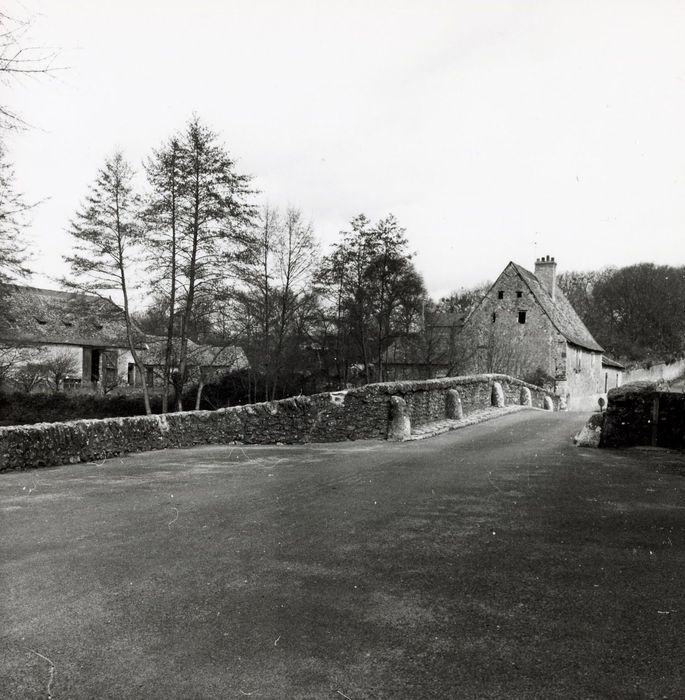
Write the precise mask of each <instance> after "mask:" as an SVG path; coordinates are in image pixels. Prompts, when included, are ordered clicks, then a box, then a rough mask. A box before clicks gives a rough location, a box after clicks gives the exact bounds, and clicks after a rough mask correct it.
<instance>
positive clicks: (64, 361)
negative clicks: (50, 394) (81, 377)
mask: <svg viewBox="0 0 685 700" xmlns="http://www.w3.org/2000/svg"><path fill="white" fill-rule="evenodd" d="M40 365H41V366H42V368H43V371H44V376H45V377H46V378H47V380H48V381H49V382H50V385H51V386H52V389H53V390H54V391H59V390H60V388H62V387H63V385H64V380H65V379H67V378H68V377H69V376H71V375H74V374H77V373H78V369H79V367H78V362H77V360H76V358H75V357H74V355H73V354H72V353H70V352H69V351H68V350H61V351H58V352H56V353H54V354H52V355H50V356H48V357H47V358H46V359H45V360H43V361H42V362H41V363H40Z"/></svg>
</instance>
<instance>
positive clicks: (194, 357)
mask: <svg viewBox="0 0 685 700" xmlns="http://www.w3.org/2000/svg"><path fill="white" fill-rule="evenodd" d="M147 345H148V349H147V350H146V351H145V352H143V353H142V360H143V362H144V363H145V364H146V365H155V366H157V365H159V366H162V365H164V357H165V354H166V338H163V337H161V336H148V337H147ZM180 349H181V341H180V338H174V340H173V344H172V354H171V364H172V366H178V357H179V354H180ZM187 361H188V364H189V365H191V366H193V367H230V368H231V369H244V368H246V367H248V366H249V363H248V361H247V357H246V356H245V352H244V351H243V349H242V348H241V347H238V346H237V345H200V344H198V343H195V342H193V341H192V340H188V358H187Z"/></svg>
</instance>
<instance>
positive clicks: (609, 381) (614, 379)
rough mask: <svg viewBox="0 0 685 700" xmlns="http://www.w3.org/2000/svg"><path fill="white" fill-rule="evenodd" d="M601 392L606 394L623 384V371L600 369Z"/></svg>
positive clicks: (610, 368) (611, 368) (614, 368)
mask: <svg viewBox="0 0 685 700" xmlns="http://www.w3.org/2000/svg"><path fill="white" fill-rule="evenodd" d="M601 382H603V384H602V390H603V392H604V393H605V394H606V393H607V392H608V391H610V390H611V389H617V388H618V387H619V386H621V384H623V370H622V369H618V368H616V367H602V379H601Z"/></svg>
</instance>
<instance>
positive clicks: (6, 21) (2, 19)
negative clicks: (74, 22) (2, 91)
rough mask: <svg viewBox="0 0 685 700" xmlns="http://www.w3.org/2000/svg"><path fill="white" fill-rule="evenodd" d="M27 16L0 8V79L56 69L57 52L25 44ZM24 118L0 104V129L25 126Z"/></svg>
mask: <svg viewBox="0 0 685 700" xmlns="http://www.w3.org/2000/svg"><path fill="white" fill-rule="evenodd" d="M30 27H31V20H30V19H19V18H17V17H13V16H11V15H8V14H7V13H5V12H1V11H0V82H3V83H4V84H8V83H9V81H10V80H11V79H17V78H21V77H26V76H36V75H41V74H43V75H44V74H46V73H50V72H51V71H54V70H57V67H56V66H55V64H54V61H55V58H56V56H57V52H56V51H53V50H51V49H45V48H40V47H35V46H31V45H27V37H28V34H29V29H30ZM25 126H27V125H26V122H25V121H24V120H23V119H22V118H21V117H20V116H19V115H18V114H17V113H16V112H15V111H13V110H12V109H11V108H10V107H9V106H8V105H7V104H4V103H3V104H0V129H17V128H22V127H25Z"/></svg>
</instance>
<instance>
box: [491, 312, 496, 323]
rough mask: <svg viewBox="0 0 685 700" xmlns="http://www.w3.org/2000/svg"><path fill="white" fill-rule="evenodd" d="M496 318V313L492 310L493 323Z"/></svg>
mask: <svg viewBox="0 0 685 700" xmlns="http://www.w3.org/2000/svg"><path fill="white" fill-rule="evenodd" d="M496 319H497V314H496V313H495V312H494V311H493V312H492V322H493V323H494V322H495V320H496Z"/></svg>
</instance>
